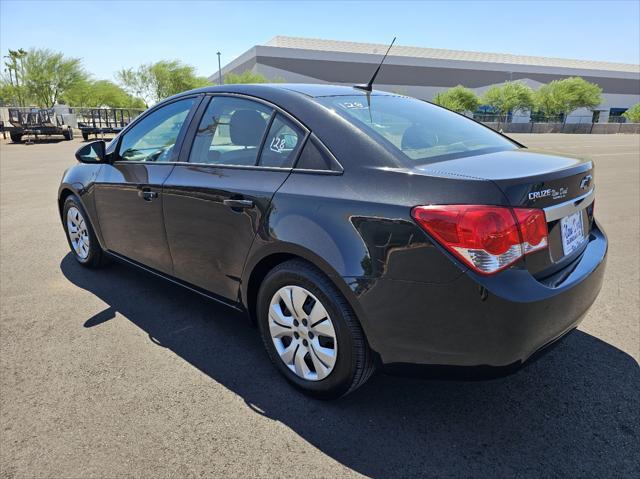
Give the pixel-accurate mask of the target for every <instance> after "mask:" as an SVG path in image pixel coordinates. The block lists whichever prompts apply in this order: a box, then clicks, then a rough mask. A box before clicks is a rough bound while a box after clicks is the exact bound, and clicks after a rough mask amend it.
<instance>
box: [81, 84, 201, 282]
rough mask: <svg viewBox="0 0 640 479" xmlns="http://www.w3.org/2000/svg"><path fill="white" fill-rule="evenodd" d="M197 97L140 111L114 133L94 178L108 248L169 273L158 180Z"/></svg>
mask: <svg viewBox="0 0 640 479" xmlns="http://www.w3.org/2000/svg"><path fill="white" fill-rule="evenodd" d="M200 100H201V97H197V96H194V97H188V98H181V99H178V100H176V101H174V102H171V103H168V104H165V105H162V106H160V107H158V108H157V109H155V110H152V111H150V112H149V113H147V114H145V115H144V116H143V117H141V118H140V120H138V121H136V123H135V124H133V125H132V126H131V128H130V129H128V130H127V131H126V132H124V134H123V135H122V137H120V138H118V143H119V144H118V146H117V147H116V150H115V152H114V161H113V162H111V163H109V164H106V165H105V167H104V168H103V169H102V170H101V172H100V175H99V178H98V180H97V181H96V183H95V195H94V198H95V206H96V212H97V215H98V221H99V224H100V229H101V232H102V235H103V237H104V241H105V246H106V248H107V249H108V250H110V251H112V252H115V253H118V254H120V255H122V256H125V257H126V258H128V259H131V260H134V261H136V262H139V263H142V264H144V265H145V266H149V267H151V268H153V269H156V270H158V271H161V272H164V273H168V274H171V273H172V261H171V256H170V254H169V247H168V245H167V239H166V235H165V231H164V217H163V214H162V183H164V181H165V179H166V178H167V177H168V176H169V173H170V172H171V170H172V169H173V167H174V162H175V160H177V158H178V151H179V149H180V144H181V142H182V138H184V135H185V133H186V126H187V125H188V122H189V119H190V117H191V116H193V114H194V113H195V109H196V106H197V103H198V102H199V101H200Z"/></svg>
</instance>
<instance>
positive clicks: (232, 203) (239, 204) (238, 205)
mask: <svg viewBox="0 0 640 479" xmlns="http://www.w3.org/2000/svg"><path fill="white" fill-rule="evenodd" d="M223 203H224V205H225V206H228V207H229V208H231V209H233V210H237V209H244V208H253V201H252V200H224V201H223Z"/></svg>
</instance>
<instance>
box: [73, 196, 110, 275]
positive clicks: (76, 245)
mask: <svg viewBox="0 0 640 479" xmlns="http://www.w3.org/2000/svg"><path fill="white" fill-rule="evenodd" d="M62 221H63V224H64V230H65V233H66V235H67V242H68V243H69V247H70V248H71V254H72V255H73V257H74V258H75V259H76V261H77V262H78V263H80V264H81V265H82V266H86V267H89V268H99V267H101V266H103V265H104V264H105V263H106V262H107V258H106V256H105V254H104V252H103V251H102V248H101V247H100V243H98V239H97V238H96V234H95V232H94V230H93V227H92V226H91V222H90V221H89V217H88V215H87V213H86V211H85V210H84V208H83V207H82V204H81V203H80V200H79V199H78V197H77V196H75V195H70V196H68V197H67V198H66V200H65V202H64V207H63V209H62Z"/></svg>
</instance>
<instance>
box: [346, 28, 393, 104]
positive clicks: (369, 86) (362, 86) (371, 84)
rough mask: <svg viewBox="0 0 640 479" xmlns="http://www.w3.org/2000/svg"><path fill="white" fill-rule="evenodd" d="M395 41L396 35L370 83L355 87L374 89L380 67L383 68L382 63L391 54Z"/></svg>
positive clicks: (366, 89) (355, 86)
mask: <svg viewBox="0 0 640 479" xmlns="http://www.w3.org/2000/svg"><path fill="white" fill-rule="evenodd" d="M395 42H396V37H393V40H391V45H389V48H387V53H385V54H384V56H383V57H382V61H380V65H378V68H376V71H375V72H373V76H372V77H371V80H369V83H367V84H365V85H353V88H357V89H359V90H364V91H368V92H370V91H371V90H373V82H374V81H376V77H377V76H378V73H379V72H380V68H382V64H383V63H384V61H385V60H386V58H387V55H388V54H389V50H391V47H392V46H393V44H394V43H395Z"/></svg>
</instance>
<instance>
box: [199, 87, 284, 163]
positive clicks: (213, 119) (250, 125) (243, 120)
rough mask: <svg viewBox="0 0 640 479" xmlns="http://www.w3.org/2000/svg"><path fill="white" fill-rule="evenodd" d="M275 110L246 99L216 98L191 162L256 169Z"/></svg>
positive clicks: (200, 128) (208, 108) (208, 110)
mask: <svg viewBox="0 0 640 479" xmlns="http://www.w3.org/2000/svg"><path fill="white" fill-rule="evenodd" d="M272 112H273V110H272V109H271V108H269V107H268V106H266V105H263V104H261V103H257V102H254V101H251V100H245V99H243V98H234V97H227V96H219V97H213V98H212V99H211V102H210V103H209V106H208V107H207V109H206V111H205V112H204V115H203V116H202V120H201V121H200V125H199V126H198V131H197V133H196V136H195V139H194V141H193V147H192V148H191V152H190V154H189V162H191V163H206V164H212V165H235V166H253V165H256V163H257V160H258V151H259V149H260V145H261V143H262V138H263V137H264V134H265V131H266V129H267V125H268V123H269V119H270V117H271V114H272Z"/></svg>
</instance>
